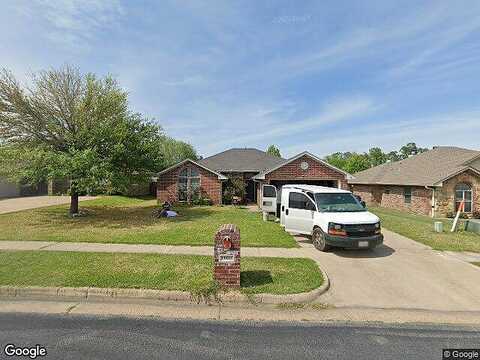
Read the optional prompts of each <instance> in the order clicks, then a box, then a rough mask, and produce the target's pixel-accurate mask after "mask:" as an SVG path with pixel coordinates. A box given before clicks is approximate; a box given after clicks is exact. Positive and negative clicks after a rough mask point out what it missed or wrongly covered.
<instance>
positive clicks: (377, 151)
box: [325, 142, 429, 174]
mask: <svg viewBox="0 0 480 360" xmlns="http://www.w3.org/2000/svg"><path fill="white" fill-rule="evenodd" d="M427 150H429V149H428V148H421V147H418V146H417V145H416V144H415V143H413V142H412V143H408V144H406V145H404V146H402V147H401V148H400V150H398V151H390V152H388V153H385V152H383V150H382V149H381V148H379V147H373V148H371V149H370V150H369V151H368V152H364V153H356V152H336V153H333V154H331V155H328V156H327V157H325V160H326V161H327V162H328V163H330V164H332V165H333V166H336V167H338V168H339V169H342V170H345V171H347V172H349V173H350V174H354V173H357V172H359V171H363V170H367V169H369V168H372V167H375V166H378V165H381V164H384V163H386V162H388V161H399V160H403V159H406V158H408V157H409V156H411V155H416V154H420V153H422V152H425V151H427Z"/></svg>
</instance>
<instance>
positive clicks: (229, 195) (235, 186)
mask: <svg viewBox="0 0 480 360" xmlns="http://www.w3.org/2000/svg"><path fill="white" fill-rule="evenodd" d="M246 192H247V189H246V184H245V181H243V179H242V178H241V177H238V176H231V177H230V178H229V179H228V180H227V181H226V182H225V185H224V188H223V198H222V200H223V203H224V204H231V203H232V200H233V197H234V196H237V197H239V198H240V199H245V194H246Z"/></svg>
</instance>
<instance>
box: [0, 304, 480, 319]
mask: <svg viewBox="0 0 480 360" xmlns="http://www.w3.org/2000/svg"><path fill="white" fill-rule="evenodd" d="M0 313H31V314H35V313H39V314H61V315H65V316H72V315H86V316H102V317H104V316H122V317H131V318H136V319H138V318H143V317H149V318H150V317H154V318H163V319H199V320H230V321H238V320H240V321H274V322H276V321H282V322H283V321H296V322H308V323H315V322H319V323H324V322H327V323H332V322H337V321H340V322H347V323H349V322H372V323H378V322H381V323H382V322H383V323H403V324H405V323H416V324H418V323H428V324H435V323H436V324H455V325H461V324H464V325H476V326H478V324H480V312H476V311H464V312H456V311H454V312H450V311H424V310H406V309H368V308H336V309H335V308H331V309H315V308H312V307H305V308H303V309H295V310H287V309H282V308H281V307H278V306H275V305H248V304H227V305H222V306H219V305H216V306H209V305H205V304H194V303H178V302H158V301H156V302H141V303H139V302H134V303H128V302H111V301H108V302H98V301H95V302H93V301H81V302H78V301H45V300H33V299H32V300H7V299H0Z"/></svg>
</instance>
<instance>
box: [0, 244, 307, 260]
mask: <svg viewBox="0 0 480 360" xmlns="http://www.w3.org/2000/svg"><path fill="white" fill-rule="evenodd" d="M0 250H36V251H82V252H109V253H111V252H113V253H153V254H181V255H182V254H185V255H208V256H213V246H172V245H137V244H101V243H81V242H79V243H77V242H53V241H0ZM242 256H260V257H284V258H297V257H310V256H311V251H310V250H309V249H304V248H293V249H283V248H255V247H242Z"/></svg>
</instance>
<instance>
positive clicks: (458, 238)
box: [369, 207, 480, 252]
mask: <svg viewBox="0 0 480 360" xmlns="http://www.w3.org/2000/svg"><path fill="white" fill-rule="evenodd" d="M369 211H371V212H373V213H374V214H376V215H377V216H378V217H380V219H381V220H382V226H383V227H384V228H386V229H388V230H391V231H393V232H396V233H397V234H400V235H403V236H406V237H408V238H410V239H412V240H415V241H418V242H421V243H423V244H425V245H428V246H430V247H432V248H433V249H435V250H451V251H472V252H480V235H478V234H475V233H473V232H468V231H464V230H460V231H457V232H455V233H451V232H450V229H451V227H452V221H451V220H448V219H432V218H431V217H429V216H422V215H414V214H409V213H406V212H402V211H398V210H393V209H386V208H380V207H371V208H369ZM435 221H442V222H443V227H444V232H443V233H436V232H435V231H434V229H433V223H434V222H435ZM460 228H461V229H462V228H463V224H462V225H461V227H460Z"/></svg>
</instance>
